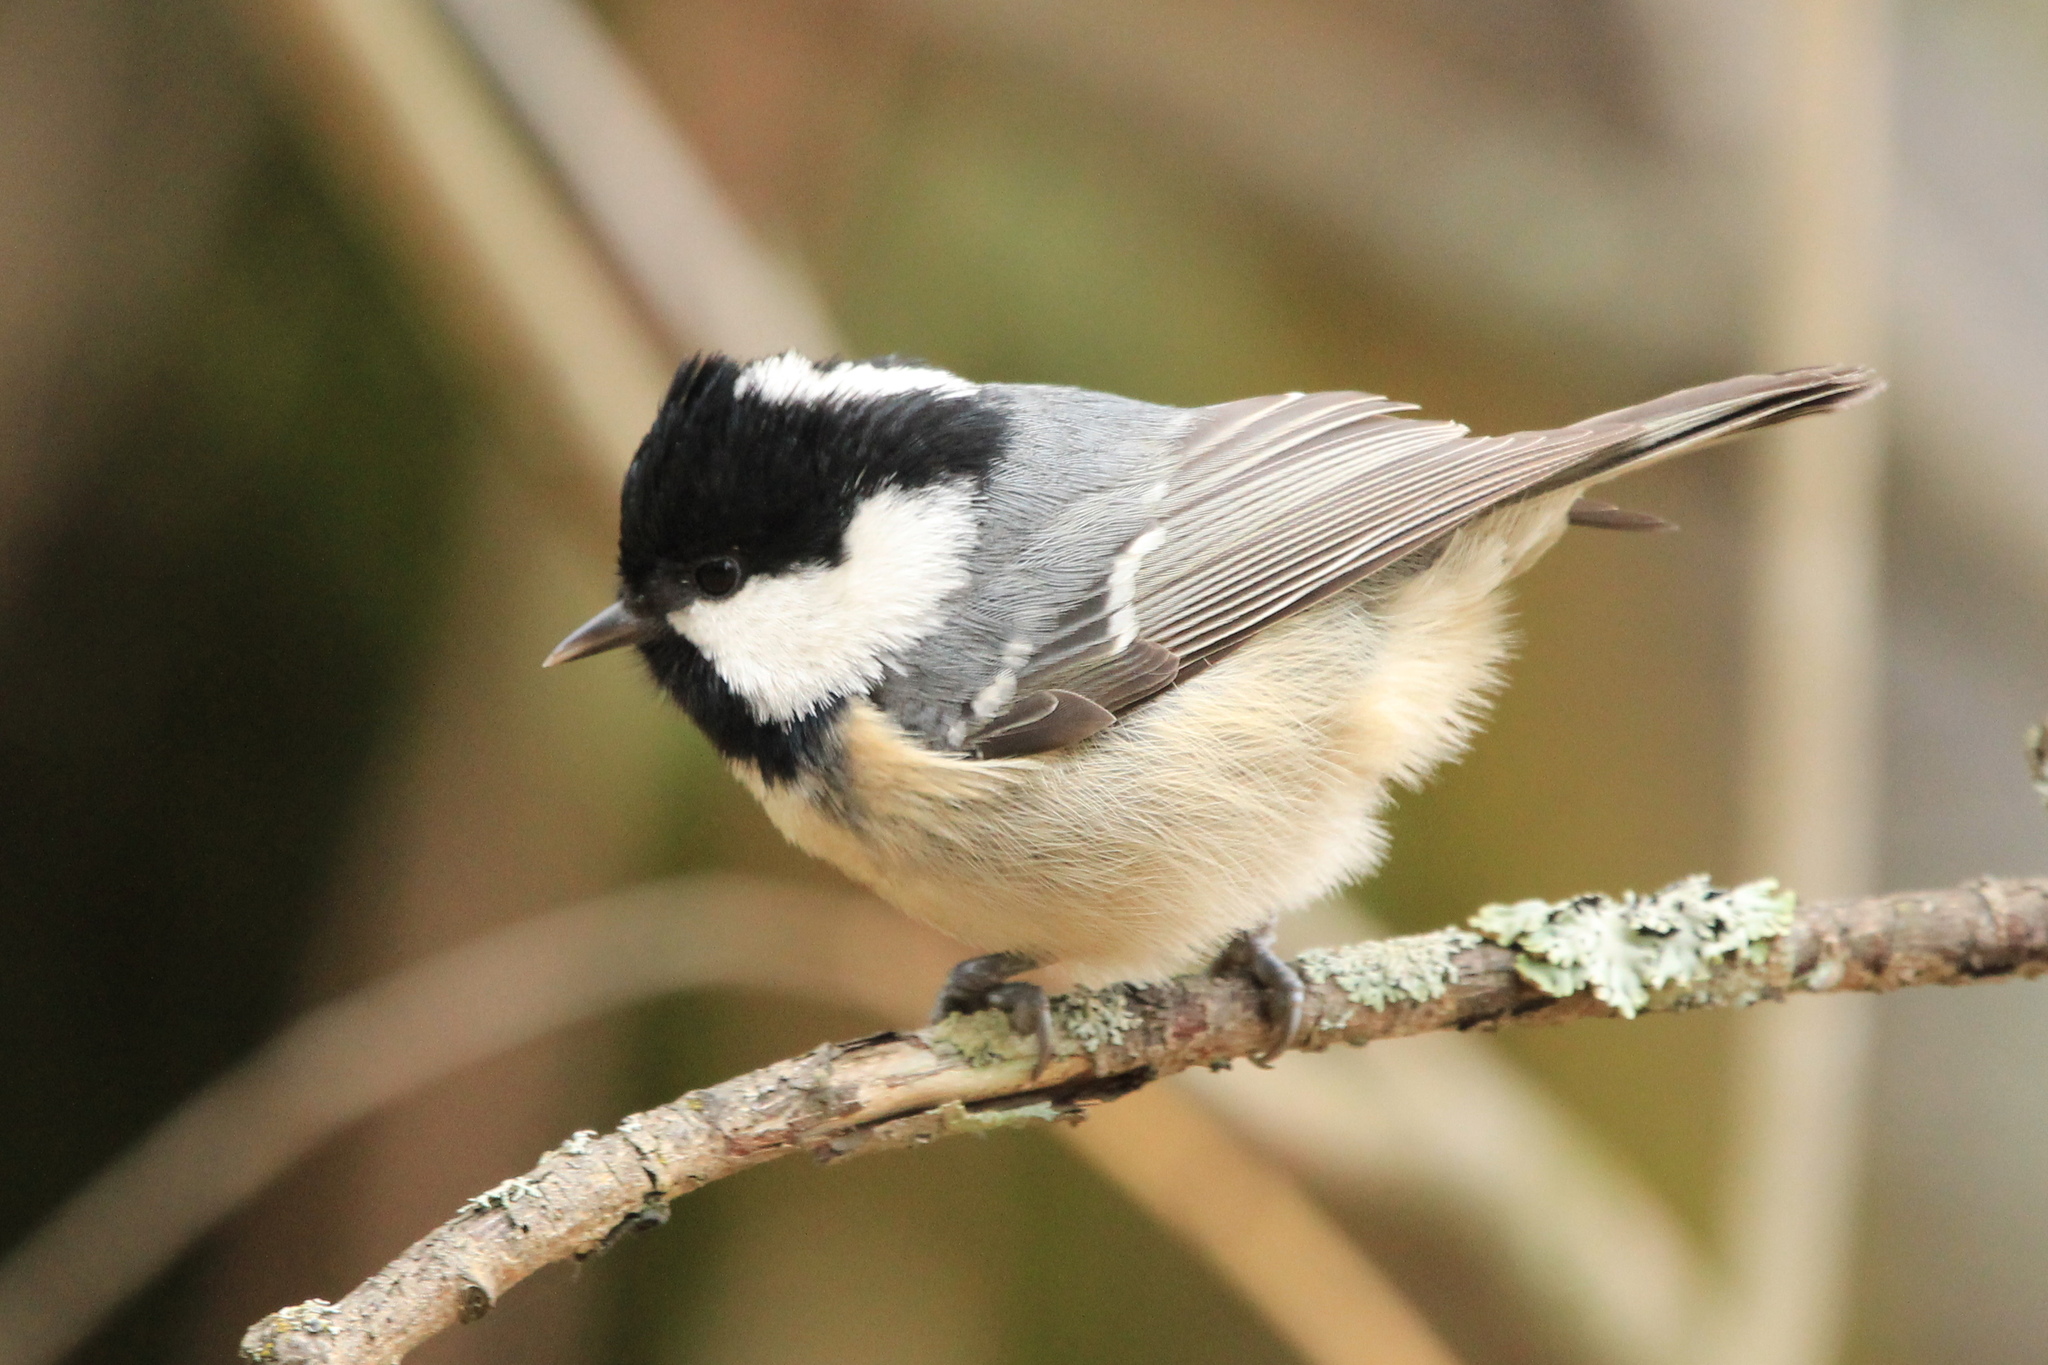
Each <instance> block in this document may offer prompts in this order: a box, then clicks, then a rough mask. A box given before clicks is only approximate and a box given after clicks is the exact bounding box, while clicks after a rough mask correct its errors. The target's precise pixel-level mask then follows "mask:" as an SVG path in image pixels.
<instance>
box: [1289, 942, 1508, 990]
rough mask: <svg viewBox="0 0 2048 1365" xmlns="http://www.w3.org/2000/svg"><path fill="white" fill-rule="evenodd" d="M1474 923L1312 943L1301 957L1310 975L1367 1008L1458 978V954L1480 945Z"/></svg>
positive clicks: (1300, 962) (1305, 976)
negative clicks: (1337, 944) (1335, 944)
mask: <svg viewBox="0 0 2048 1365" xmlns="http://www.w3.org/2000/svg"><path fill="white" fill-rule="evenodd" d="M1479 942H1480V939H1479V935H1477V934H1475V933H1473V932H1472V931H1471V930H1469V929H1439V930H1438V931H1437V932H1435V933H1433V934H1416V935H1413V936H1411V937H1408V938H1389V939H1374V940H1371V941H1369V942H1365V943H1352V944H1347V945H1346V946H1344V947H1342V948H1311V949H1309V950H1308V951H1307V952H1305V953H1303V954H1302V955H1301V956H1300V957H1298V958H1296V959H1295V965H1296V967H1297V968H1298V969H1299V970H1300V972H1301V975H1302V977H1303V979H1304V980H1307V981H1310V982H1313V983H1315V984H1316V985H1322V984H1324V983H1325V982H1328V983H1331V984H1333V985H1335V986H1336V987H1337V989H1339V990H1341V991H1343V992H1344V994H1345V995H1346V996H1347V997H1348V998H1350V999H1351V1000H1353V1001H1356V1002H1357V1003H1358V1004H1361V1005H1363V1006H1365V1007H1366V1008H1367V1009H1374V1010H1383V1009H1385V1008H1386V1007H1387V1006H1389V1005H1395V1004H1400V1003H1402V1002H1403V1001H1414V1002H1417V1003H1421V1002H1424V1001H1430V1000H1434V999H1436V998H1437V997H1439V996H1441V995H1442V994H1443V993H1444V992H1445V991H1447V990H1449V989H1450V988H1451V986H1452V985H1453V984H1454V983H1455V982H1456V981H1457V979H1458V966H1457V963H1456V962H1455V961H1454V959H1455V958H1456V957H1457V955H1458V954H1459V953H1462V952H1464V951H1465V950H1466V949H1468V948H1476V947H1478V946H1479Z"/></svg>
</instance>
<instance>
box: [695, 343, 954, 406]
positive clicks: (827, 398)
mask: <svg viewBox="0 0 2048 1365" xmlns="http://www.w3.org/2000/svg"><path fill="white" fill-rule="evenodd" d="M979 387H980V386H979V385H976V384H971V383H969V382H968V381H967V380H965V379H962V378H961V377H960V376H959V375H957V374H953V373H951V372H950V371H947V370H935V369H927V368H924V367H922V366H917V365H869V364H865V363H850V362H841V363H840V364H837V365H825V366H820V365H818V364H816V363H814V362H812V361H810V360H807V359H805V358H804V357H803V356H800V355H798V354H797V353H796V352H795V351H785V352H784V353H783V354H781V355H778V356H770V357H769V358H768V359H766V360H756V361H754V362H753V363H752V364H750V365H748V366H747V367H746V368H745V369H743V370H741V371H740V374H739V378H738V379H736V380H735V381H734V382H733V392H734V393H735V394H737V395H738V396H740V397H742V398H746V397H749V396H751V397H755V398H759V399H760V400H761V401H762V402H764V403H834V402H839V403H844V402H853V401H857V400H859V399H862V398H887V397H889V396H890V395H892V394H900V393H923V392H929V393H936V394H939V395H940V396H942V397H946V398H961V397H965V396H966V395H968V394H971V393H973V392H975V391H976V390H977V389H978V388H979Z"/></svg>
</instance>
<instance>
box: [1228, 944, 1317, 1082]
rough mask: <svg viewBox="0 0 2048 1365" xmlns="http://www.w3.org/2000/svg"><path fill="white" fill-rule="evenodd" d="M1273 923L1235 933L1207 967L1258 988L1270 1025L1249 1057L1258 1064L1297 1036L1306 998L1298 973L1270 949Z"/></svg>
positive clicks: (1263, 1063) (1269, 1059)
mask: <svg viewBox="0 0 2048 1365" xmlns="http://www.w3.org/2000/svg"><path fill="white" fill-rule="evenodd" d="M1273 927H1274V921H1273V920H1267V921H1266V923H1265V925H1264V926H1263V927H1262V928H1258V929H1246V930H1244V931H1243V932H1241V933H1239V934H1238V935H1237V937H1235V938H1233V939H1231V940H1230V944H1229V946H1228V947H1226V948H1225V949H1224V950H1223V951H1222V953H1220V954H1219V955H1218V956H1217V958H1216V964H1215V966H1213V967H1211V968H1210V969H1209V970H1210V971H1211V973H1212V974H1214V975H1216V976H1244V977H1249V978H1250V979H1251V983H1252V985H1253V986H1255V987H1257V988H1258V992H1259V1012H1260V1013H1262V1014H1264V1015H1265V1016H1266V1022H1267V1023H1269V1024H1271V1025H1272V1026H1273V1036H1272V1039H1271V1041H1270V1042H1268V1043H1267V1045H1266V1050H1265V1051H1264V1052H1261V1053H1260V1054H1259V1055H1258V1056H1256V1057H1254V1058H1252V1061H1253V1062H1255V1063H1257V1064H1258V1065H1259V1066H1271V1065H1272V1063H1273V1059H1274V1058H1275V1057H1278V1056H1279V1055H1280V1054H1281V1053H1283V1052H1285V1051H1287V1049H1288V1048H1289V1047H1290V1046H1291V1045H1292V1044H1293V1042H1294V1040H1295V1039H1296V1038H1297V1037H1299V1036H1300V1034H1301V1018H1302V1011H1303V1008H1304V1007H1305V1005H1306V1003H1307V999H1308V991H1307V988H1306V987H1304V986H1303V985H1302V984H1301V974H1300V973H1299V972H1297V971H1295V970H1294V968H1293V967H1291V966H1290V965H1288V962H1287V959H1285V958H1283V957H1281V956H1280V955H1279V954H1278V953H1275V952H1274V951H1273Z"/></svg>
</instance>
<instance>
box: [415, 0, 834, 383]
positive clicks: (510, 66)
mask: <svg viewBox="0 0 2048 1365" xmlns="http://www.w3.org/2000/svg"><path fill="white" fill-rule="evenodd" d="M439 3H440V6H441V8H442V9H443V10H444V11H446V12H447V14H448V15H449V17H450V18H452V19H453V20H454V21H455V22H456V24H457V25H458V26H459V27H460V28H461V30H462V32H463V35H464V36H465V37H466V38H467V39H468V41H469V42H470V44H471V46H473V47H474V48H475V49H476V50H477V52H478V54H479V55H480V56H481V57H482V58H483V59H484V63H485V65H486V66H487V67H488V68H489V70H490V73H491V76H492V78H493V79H494V80H496V81H497V82H498V83H499V84H500V85H501V86H502V87H503V88H504V90H505V93H506V95H507V96H508V97H509V101H510V105H511V108H512V110H513V111H514V112H516V114H517V115H518V117H519V119H520V120H521V121H522V122H523V123H524V124H525V125H526V128H527V131H529V132H530V133H532V134H533V137H534V140H535V141H537V142H538V143H540V144H541V146H542V148H543V149H545V151H546V152H547V154H548V160H549V162H550V163H551V164H552V165H553V167H554V168H555V170H556V172H557V173H558V174H559V175H560V176H561V178H562V182H563V184H564V186H565V187H566V188H567V189H568V191H569V193H570V194H571V195H572V196H573V197H574V198H575V200H576V203H577V205H578V207H580V208H581V209H582V210H583V214H584V217H585V219H586V220H587V221H588V222H589V224H590V227H591V230H592V232H593V233H594V234H595V235H596V236H597V237H598V239H599V240H600V241H602V242H603V243H604V245H605V248H606V250H607V251H608V252H609V253H610V255H611V257H612V260H613V261H614V262H615V263H616V264H617V266H618V268H619V272H620V274H621V275H623V276H624V277H625V278H626V279H627V280H628V281H630V282H631V284H632V285H633V287H634V291H635V292H636V293H637V295H638V297H639V300H640V302H641V303H642V304H643V305H644V306H645V307H646V309H647V310H648V311H649V312H650V313H652V314H653V315H654V318H655V321H656V322H658V323H659V324H660V325H661V327H662V329H663V330H664V331H665V332H667V334H668V336H669V338H670V340H671V341H673V342H674V343H675V345H676V346H678V347H695V346H709V347H716V348H718V349H722V350H727V351H730V352H732V353H733V354H734V355H743V356H745V355H768V354H771V353H773V352H776V351H783V350H788V349H790V348H792V347H794V348H795V349H797V350H799V351H802V352H804V353H805V354H807V355H813V356H823V355H829V354H830V353H832V352H833V351H835V350H837V349H838V344H839V343H838V341H837V340H836V339H835V338H834V336H833V335H832V327H831V324H830V323H829V322H828V321H827V319H826V315H825V309H824V305H823V304H822V303H821V302H820V301H819V300H818V299H817V298H816V296H815V295H814V294H813V292H812V290H811V288H810V285H809V283H808V282H807V281H806V280H804V279H803V278H802V277H801V276H800V275H799V274H798V273H797V272H796V271H794V270H791V269H788V268H785V267H784V266H783V265H782V263H781V262H779V261H777V260H776V259H775V258H774V257H773V256H771V255H769V254H768V253H767V252H766V251H764V250H763V249H762V247H761V246H760V245H759V244H758V243H757V242H756V241H755V240H754V237H753V234H752V232H751V230H750V229H749V228H748V226H747V225H746V224H745V223H743V222H741V221H740V218H739V215H738V214H737V213H736V212H735V211H734V210H733V208H732V206H731V205H730V204H729V203H727V202H726V199H725V197H724V195H722V194H721V193H720V192H719V190H718V187H717V186H716V185H714V184H712V183H711V178H710V176H709V175H708V174H707V173H706V172H705V170H704V167H703V166H702V165H701V164H700V163H699V162H698V160H697V158H696V157H695V156H694V155H692V154H691V152H690V149H689V148H687V147H686V146H685V145H684V144H683V142H682V140H681V139H680V138H679V137H678V136H677V135H676V132H675V129H674V127H673V125H671V123H670V122H669V120H668V117H667V115H666V114H664V113H663V111H662V110H661V108H660V106H659V105H657V104H656V103H655V100H654V96H653V95H652V94H651V93H649V92H648V90H647V88H646V85H645V83H644V82H643V81H642V80H641V78H640V75H639V73H638V72H637V71H635V70H634V69H633V67H632V65H631V64H630V63H629V62H627V61H626V59H625V57H624V55H623V54H621V53H620V52H619V50H618V48H617V47H616V46H615V45H614V44H612V43H611V42H610V41H609V40H608V38H607V37H606V35H605V33H604V30H603V29H602V28H601V27H600V26H599V24H598V20H597V18H596V16H595V15H593V14H592V13H591V12H590V10H589V9H588V8H586V7H585V6H583V5H578V4H564V3H562V0H439Z"/></svg>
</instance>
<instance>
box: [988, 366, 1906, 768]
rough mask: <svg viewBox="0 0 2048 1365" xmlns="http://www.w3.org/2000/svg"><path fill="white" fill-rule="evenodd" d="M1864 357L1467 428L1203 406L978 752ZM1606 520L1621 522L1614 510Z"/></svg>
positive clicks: (1151, 684) (1139, 693) (1848, 379)
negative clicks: (1497, 432)
mask: <svg viewBox="0 0 2048 1365" xmlns="http://www.w3.org/2000/svg"><path fill="white" fill-rule="evenodd" d="M1879 387H1881V384H1880V383H1879V381H1877V379H1876V378H1875V376H1874V375H1872V374H1871V373H1870V372H1869V371H1867V370H1861V369H1850V368H1824V369H1811V370H1796V371H1789V372H1786V373H1784V374H1778V375H1750V376H1745V377H1743V378H1740V379H1730V380H1724V381H1722V382H1721V383H1718V384H1709V385H1705V386H1702V387H1700V388H1697V389H1690V390H1686V391H1684V392H1681V393H1675V394H1671V395H1668V396H1666V397H1664V398H1659V399H1655V400H1653V401H1651V402H1648V403H1643V404H1639V405H1637V406H1635V407H1632V408H1624V409H1621V410H1619V411H1617V412H1611V413H1605V414H1602V415H1601V416H1598V417H1592V418H1588V419H1586V420H1585V421H1583V422H1578V423H1574V424H1573V425H1571V426H1568V427H1561V428H1558V429H1556V430H1553V431H1536V432H1522V433H1518V434H1515V435H1511V436H1494V437H1474V436H1471V435H1469V434H1468V433H1467V431H1466V429H1465V428H1464V427H1463V426H1460V425H1458V424H1457V423H1454V422H1439V421H1422V420H1418V419H1414V418H1407V417H1398V416H1395V415H1394V414H1396V413H1399V412H1404V411H1408V410H1410V408H1411V405H1409V404H1404V403H1396V402H1392V401H1391V400H1388V399H1386V398H1382V397H1379V396H1377V395H1373V394H1365V393H1319V394H1283V395H1279V396H1276V397H1271V398H1254V399H1245V400H1242V401H1240V402H1236V403H1226V404H1223V405H1221V406H1218V407H1215V408H1209V409H1205V410H1203V411H1202V413H1201V415H1200V416H1199V417H1198V419H1197V420H1196V422H1195V423H1194V425H1193V426H1192V427H1191V428H1189V430H1188V432H1187V434H1186V435H1185V436H1184V437H1183V438H1182V439H1181V442H1180V444H1179V446H1178V448H1177V449H1176V450H1175V451H1174V452H1173V455H1172V458H1171V460H1170V461H1169V466H1168V468H1167V470H1166V472H1165V474H1164V477H1163V478H1162V480H1161V481H1160V485H1159V487H1157V488H1156V489H1154V490H1153V492H1152V493H1151V494H1149V495H1148V498H1149V499H1150V501H1149V502H1148V506H1149V507H1150V508H1151V516H1150V517H1149V519H1148V520H1147V521H1146V522H1145V524H1144V527H1143V529H1142V530H1140V531H1139V532H1138V533H1137V534H1136V535H1134V536H1132V537H1131V538H1130V539H1129V540H1128V541H1126V542H1125V543H1124V544H1123V546H1122V548H1120V549H1119V550H1118V551H1117V552H1116V554H1115V555H1114V556H1113V558H1112V560H1111V562H1110V563H1109V564H1108V565H1106V566H1104V569H1103V572H1102V576H1101V578H1100V580H1099V584H1098V586H1096V587H1095V588H1094V589H1093V590H1092V591H1090V592H1089V593H1088V594H1087V595H1086V596H1085V597H1083V598H1081V599H1080V600H1078V601H1076V602H1075V603H1074V604H1073V605H1072V606H1071V607H1069V608H1068V609H1067V610H1065V611H1064V612H1063V613H1061V615H1060V616H1059V617H1058V619H1057V620H1056V621H1055V622H1054V624H1053V627H1052V629H1051V630H1050V631H1049V633H1048V634H1047V635H1046V637H1045V638H1044V639H1043V640H1041V641H1040V642H1039V643H1038V644H1037V645H1036V646H1035V647H1034V648H1033V652H1032V654H1031V655H1030V657H1029V658H1028V659H1026V660H1023V661H1021V662H1020V663H1019V664H1018V666H1017V671H1016V674H1015V676H1016V678H1017V686H1016V701H1015V702H1014V703H1013V704H1012V705H1011V706H1010V707H1009V708H1008V709H1007V710H1006V712H1005V713H1004V714H1003V715H1002V716H999V717H997V718H996V719H994V720H992V721H990V722H988V723H987V724H986V725H985V726H984V727H983V728H982V729H981V730H980V731H979V732H978V733H977V734H976V735H975V736H974V737H973V739H972V741H971V747H973V748H974V750H975V751H976V752H979V753H983V754H994V753H998V752H1000V753H1005V754H1010V753H1031V752H1040V751H1042V750H1044V749H1046V748H1053V747H1059V746H1061V745H1064V744H1070V743H1075V742H1078V740H1079V739H1081V738H1085V737H1086V736H1087V735H1090V734H1094V733H1096V732H1097V731H1099V730H1100V729H1101V728H1102V727H1103V726H1104V725H1106V724H1109V723H1113V720H1114V716H1115V714H1116V713H1119V712H1122V711H1126V710H1128V709H1129V708H1130V707H1132V706H1135V705H1138V704H1140V703H1142V702H1143V701H1145V700H1146V699H1147V698H1149V697H1152V696H1156V695H1157V694H1158V693H1159V692H1161V691H1163V690H1164V689H1166V688H1168V687H1171V686H1174V685H1175V684H1176V683H1178V682H1185V681H1186V680H1187V679H1189V678H1191V677H1193V676H1194V675H1195V674H1197V673H1199V672H1201V671H1202V670H1203V669H1204V668H1207V667H1208V666H1210V665H1211V664H1214V663H1215V662H1217V661H1218V660H1219V659H1221V658H1222V657H1223V656H1224V655H1226V654H1228V653H1229V651H1230V650H1232V649H1234V648H1236V647H1237V646H1238V645H1240V644H1242V643H1243V642H1244V641H1245V640H1247V639H1249V638H1250V637H1251V636H1252V635H1254V634H1256V633H1257V632H1258V631H1260V630H1262V629H1264V628H1266V627H1267V626H1270V625H1272V624H1273V623H1274V622H1276V621H1279V620H1282V619H1284V618H1286V617H1287V616H1290V615H1292V614H1294V613H1295V612H1298V611H1301V610H1303V609H1305V608H1306V607H1308V606H1311V605H1313V604H1314V603H1316V602H1319V601H1321V600H1323V599H1324V598H1326V597H1328V596H1330V595H1331V594H1333V593H1336V592H1340V591H1342V590H1343V589H1345V588H1347V587H1349V586H1351V585H1352V584H1354V583H1357V582H1359V581H1360V580H1362V579H1364V578H1366V577H1368V576H1370V575H1371V574H1373V573H1376V572H1378V571H1379V570H1381V569H1384V568H1386V567H1388V566H1390V565H1392V564H1394V563H1396V562H1397V561H1399V560H1401V559H1403V558H1405V557H1407V556H1409V555H1411V554H1414V553H1415V552H1417V551H1419V550H1422V549H1424V548H1425V547H1427V546H1428V545H1430V544H1431V543H1433V542H1435V541H1437V540H1440V539H1441V538H1442V537H1444V536H1446V535H1448V534H1450V533H1451V532H1453V531H1455V530H1456V529H1457V528H1458V527H1460V526H1462V525H1464V524H1465V523H1467V522H1469V521H1471V520H1473V519H1475V518H1477V517H1479V516H1482V515H1484V514H1485V513H1486V512H1488V511H1490V510H1492V509H1493V508H1495V507H1498V506H1500V505H1502V504H1503V503H1507V502H1511V501H1514V500H1516V499H1518V498H1523V497H1528V496H1532V495H1534V494H1536V493H1540V492H1544V491H1548V490H1550V489H1555V488H1564V487H1568V486H1574V485H1581V484H1585V483H1587V482H1590V481H1592V480H1595V479H1600V478H1605V477H1608V476H1611V475H1613V474H1615V473H1618V472H1620V471H1621V470H1622V469H1624V468H1631V467H1635V466H1638V465H1641V464H1644V463H1648V462H1650V461H1653V460H1658V459H1662V458H1665V457H1667V456H1669V455H1672V454H1675V453H1678V452H1680V451H1683V450H1690V449H1693V448H1695V447H1697V446H1700V445H1703V444H1705V443H1707V442H1709V441H1713V440H1719V439H1722V438H1724V437H1727V436H1732V435H1736V434H1739V433H1741V432H1744V431H1749V430H1753V429H1755V428H1757V427H1761V426H1767V425H1771V424H1773V423H1776V422H1781V421H1786V420H1789V419H1791V418H1793V417H1798V416H1803V415H1805V414H1807V413H1810V412H1821V411H1827V410H1830V409H1832V408H1836V407H1840V406H1844V405H1846V404H1848V403H1851V402H1855V401H1858V400H1859V399H1861V398H1863V397H1866V396H1868V395H1869V394H1871V393H1874V392H1876V390H1877V389H1878V388H1879ZM1607 524H1618V523H1615V522H1613V521H1612V520H1611V519H1610V521H1609V522H1608V523H1607Z"/></svg>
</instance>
